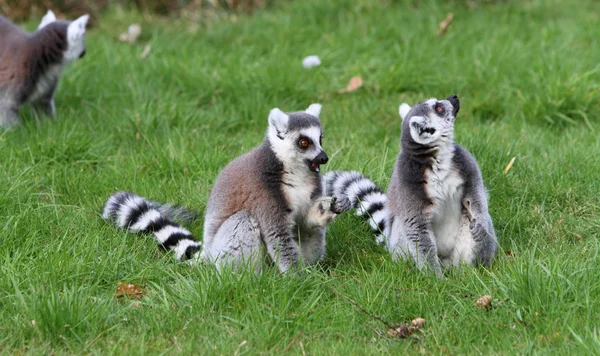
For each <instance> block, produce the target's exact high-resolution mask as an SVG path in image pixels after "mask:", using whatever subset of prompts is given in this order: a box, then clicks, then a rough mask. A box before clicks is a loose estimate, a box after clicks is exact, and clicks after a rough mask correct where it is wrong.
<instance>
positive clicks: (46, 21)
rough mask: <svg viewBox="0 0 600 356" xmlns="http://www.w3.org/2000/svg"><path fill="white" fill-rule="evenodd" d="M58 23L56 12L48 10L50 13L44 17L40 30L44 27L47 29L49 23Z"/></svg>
mask: <svg viewBox="0 0 600 356" xmlns="http://www.w3.org/2000/svg"><path fill="white" fill-rule="evenodd" d="M54 21H56V15H54V12H52V10H48V12H47V13H46V15H44V17H42V22H40V25H39V26H38V28H37V29H38V30H39V29H40V28H42V27H45V26H46V25H48V24H49V23H52V22H54Z"/></svg>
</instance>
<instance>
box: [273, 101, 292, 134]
mask: <svg viewBox="0 0 600 356" xmlns="http://www.w3.org/2000/svg"><path fill="white" fill-rule="evenodd" d="M289 120H290V117H289V116H288V115H287V114H286V113H284V112H283V111H281V110H279V109H278V108H275V109H273V110H271V112H270V113H269V127H272V128H274V129H275V131H276V132H277V137H279V138H280V139H282V140H283V135H285V133H286V132H287V129H288V122H289Z"/></svg>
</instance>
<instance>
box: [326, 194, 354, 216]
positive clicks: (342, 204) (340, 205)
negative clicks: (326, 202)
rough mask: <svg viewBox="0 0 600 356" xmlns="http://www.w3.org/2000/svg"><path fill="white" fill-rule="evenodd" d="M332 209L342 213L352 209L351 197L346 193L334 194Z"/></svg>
mask: <svg viewBox="0 0 600 356" xmlns="http://www.w3.org/2000/svg"><path fill="white" fill-rule="evenodd" d="M331 209H332V210H331V211H333V212H335V213H336V214H341V213H343V212H345V211H348V210H350V209H352V202H350V199H348V197H347V196H345V195H338V196H335V195H334V196H333V197H332V199H331Z"/></svg>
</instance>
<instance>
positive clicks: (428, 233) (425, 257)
mask: <svg viewBox="0 0 600 356" xmlns="http://www.w3.org/2000/svg"><path fill="white" fill-rule="evenodd" d="M400 220H401V219H394V223H393V225H392V236H395V235H396V234H398V235H399V236H398V239H397V240H396V239H394V240H396V241H397V243H396V246H392V245H390V246H389V250H390V251H391V252H392V253H394V254H395V256H394V257H395V258H398V257H400V258H403V259H412V260H413V261H414V262H415V263H416V265H417V267H418V268H419V269H422V268H423V267H425V266H428V267H429V268H431V270H432V271H433V272H434V273H435V275H436V276H437V277H438V278H442V267H441V264H440V259H439V258H438V254H437V245H436V243H435V237H434V235H433V231H432V229H431V226H430V224H427V223H426V222H423V221H419V219H418V218H417V217H412V218H406V219H404V221H403V223H401V222H400Z"/></svg>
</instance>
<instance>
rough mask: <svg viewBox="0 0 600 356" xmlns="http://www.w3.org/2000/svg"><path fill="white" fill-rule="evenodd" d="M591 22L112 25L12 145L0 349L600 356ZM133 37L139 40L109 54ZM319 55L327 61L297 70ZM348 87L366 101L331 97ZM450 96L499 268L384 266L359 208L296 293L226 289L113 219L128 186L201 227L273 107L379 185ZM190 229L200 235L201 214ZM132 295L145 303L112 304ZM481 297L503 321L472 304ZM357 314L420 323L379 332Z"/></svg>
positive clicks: (471, 15) (476, 13)
mask: <svg viewBox="0 0 600 356" xmlns="http://www.w3.org/2000/svg"><path fill="white" fill-rule="evenodd" d="M448 12H453V13H454V21H453V22H452V24H451V25H450V28H449V29H448V32H447V33H446V34H445V35H443V36H441V37H438V36H437V34H436V32H437V29H438V25H439V23H440V22H441V21H442V20H443V19H444V18H445V17H446V14H447V13H448ZM599 19H600V9H599V8H598V6H597V4H596V3H595V1H592V0H582V1H577V2H575V1H567V0H564V1H559V0H550V1H542V0H531V1H514V2H511V1H503V2H500V1H498V2H497V3H490V2H483V3H482V2H477V1H473V2H463V1H449V2H447V1H437V2H435V1H423V2H417V1H383V0H382V1H375V0H357V1H319V0H307V1H304V0H303V1H300V0H297V1H293V2H283V3H280V4H278V5H276V6H275V7H272V8H270V9H267V10H261V11H259V12H257V13H255V14H253V15H252V16H246V15H238V16H236V17H232V16H225V15H224V16H218V17H213V18H210V19H207V20H206V22H202V23H200V24H194V23H190V22H186V21H185V20H176V19H164V18H157V17H153V16H150V15H146V16H142V15H139V14H136V13H132V12H129V11H122V10H119V9H112V10H111V11H109V12H107V13H105V14H104V15H102V16H100V17H99V18H98V21H97V26H96V27H95V28H93V29H90V31H89V33H88V37H87V46H88V48H87V56H86V57H85V58H84V59H83V60H81V61H80V62H77V63H75V64H74V65H73V66H72V67H70V68H69V69H68V70H67V71H66V73H65V75H64V76H63V79H62V81H61V84H60V87H59V90H58V93H57V99H56V106H57V112H58V116H57V118H56V120H45V121H42V122H39V123H38V122H35V121H34V120H33V118H32V117H31V114H30V113H29V112H28V111H27V110H25V111H24V114H25V115H26V116H29V119H30V120H29V121H28V124H27V125H26V126H24V127H21V128H19V129H17V130H12V131H4V132H0V241H1V242H2V243H1V245H0V260H1V262H0V266H1V268H2V270H1V273H0V352H1V353H3V354H12V353H31V354H49V353H57V354H63V353H64V354H106V353H113V354H159V353H174V354H178V353H183V354H190V353H193V354H213V353H214V354H223V355H231V354H258V353H266V354H279V353H283V352H289V353H291V354H305V353H306V354H323V355H327V354H380V353H383V354H398V353H402V352H410V353H427V354H453V355H456V354H480V353H481V354H514V353H527V354H530V353H533V354H547V353H556V354H598V353H600V283H599V282H598V276H599V275H600V272H599V270H600V268H599V266H600V257H599V250H600V242H599V235H600V197H599V192H600V179H599V178H600V174H599V172H600V159H599V156H600V140H599V139H598V134H599V130H600V125H599V123H600V65H599V64H598V59H599V57H598V53H600V42H599V37H598V28H599V21H600V20H599ZM133 22H140V23H141V24H142V31H143V32H142V35H141V37H140V39H139V40H138V42H137V43H136V44H134V45H130V44H125V43H121V42H119V41H118V40H117V37H118V35H119V33H120V32H122V31H124V29H125V28H126V27H127V26H128V25H129V24H131V23H133ZM29 25H30V26H29V28H34V27H35V24H34V23H33V22H32V23H30V24H29ZM147 44H149V45H151V51H150V53H149V55H148V56H147V57H146V58H145V59H140V54H141V53H142V51H143V49H144V47H145V46H146V45H147ZM312 54H317V55H319V56H320V57H321V59H322V61H323V64H322V65H321V66H320V67H317V68H314V69H312V70H305V69H304V68H302V66H301V60H302V58H303V57H305V56H307V55H312ZM356 75H361V76H362V78H363V79H364V82H365V85H364V86H363V87H362V88H360V89H358V90H357V91H355V92H352V93H347V94H338V93H337V90H338V89H340V88H343V87H344V86H345V85H346V83H347V82H348V81H349V79H350V78H351V77H353V76H356ZM453 93H456V94H458V95H459V96H460V98H461V104H462V105H461V112H460V114H459V117H458V119H457V121H456V134H455V137H456V140H457V141H458V142H459V143H460V144H462V145H463V146H465V147H466V148H468V149H469V150H470V151H471V152H472V153H473V154H474V155H475V156H476V157H477V159H478V161H479V164H480V166H481V169H482V172H483V176H484V179H485V182H486V186H487V188H488V190H489V193H490V210H491V211H490V212H491V215H492V217H493V218H494V222H495V226H496V230H497V233H498V235H499V238H500V244H501V249H500V254H499V256H498V259H497V260H496V263H495V264H494V265H493V267H492V268H491V269H489V270H486V271H483V270H477V269H473V268H468V267H464V268H461V269H459V270H454V271H451V272H450V273H448V275H447V276H446V278H444V279H442V280H437V279H436V278H434V277H432V276H429V275H427V274H425V273H422V272H419V271H417V270H416V269H415V268H414V267H412V266H411V265H410V264H408V263H397V262H393V261H391V259H390V258H389V256H387V255H386V253H385V251H384V250H383V249H382V248H380V247H378V246H376V244H375V242H374V241H373V238H372V236H371V234H370V232H369V228H368V227H367V225H366V224H365V223H364V222H363V221H361V220H359V219H358V218H357V217H355V216H352V215H351V214H346V215H343V216H341V217H339V218H338V219H337V220H336V221H335V222H334V223H333V224H332V225H331V227H330V229H329V231H328V247H327V259H326V261H325V262H324V263H323V264H321V265H320V266H316V267H313V268H309V269H307V270H306V273H304V276H303V277H302V278H294V277H292V276H287V275H284V276H281V275H277V274H276V272H275V271H273V270H271V271H267V272H266V273H263V274H262V275H260V276H256V275H254V274H252V273H246V274H243V273H241V274H237V275H232V274H222V275H219V274H217V273H216V271H215V270H214V269H212V268H210V267H194V268H190V267H187V266H184V265H180V264H177V263H176V262H175V261H174V259H173V258H172V257H171V256H170V255H168V254H164V253H162V252H161V251H159V250H158V249H157V248H156V245H155V244H154V242H153V241H152V239H150V238H145V237H144V238H141V237H137V236H134V235H128V234H125V233H123V232H121V231H118V230H116V229H115V228H113V227H112V226H110V225H108V224H106V223H105V222H104V221H103V220H102V219H101V217H100V208H101V206H102V204H103V202H104V200H105V199H106V198H107V197H108V196H109V195H110V194H111V193H113V192H114V191H115V190H117V189H119V190H123V189H125V190H131V191H134V192H136V193H138V194H140V195H143V196H147V197H150V198H153V199H156V200H162V201H170V202H178V203H182V204H185V205H187V206H189V207H193V208H196V209H198V210H199V211H203V209H204V206H205V204H206V200H207V197H208V194H209V192H210V187H211V185H212V183H213V182H214V179H215V177H216V175H217V173H218V172H219V171H220V169H221V168H222V167H223V166H224V165H225V164H227V162H229V161H230V160H231V159H232V158H234V157H236V156H237V155H239V154H240V153H243V152H245V151H247V150H249V149H250V148H251V147H253V146H255V145H258V144H259V143H260V142H261V141H262V138H263V136H264V132H265V130H266V125H267V115H268V112H269V110H270V109H271V108H273V107H279V108H281V109H282V110H284V111H295V110H300V109H303V108H306V107H307V106H308V105H309V104H310V103H312V102H320V103H322V104H323V111H322V114H321V119H322V121H323V124H324V127H325V129H326V131H327V132H326V137H325V139H324V147H325V149H326V150H327V152H328V154H329V156H330V157H331V160H330V163H329V164H328V165H327V166H326V168H325V170H331V169H358V170H361V171H363V172H364V173H365V174H367V175H369V176H371V177H372V178H373V179H374V180H375V181H376V182H377V183H379V184H381V185H382V186H383V187H386V186H387V183H388V181H389V176H390V174H391V170H392V167H393V164H394V159H395V156H396V154H397V153H398V150H399V144H398V138H399V133H400V118H399V117H398V114H397V108H398V105H399V104H400V103H402V102H404V101H406V102H409V103H415V102H417V101H420V100H424V99H427V98H429V97H438V98H442V97H446V96H448V95H450V94H453ZM513 157H516V159H515V162H514V165H513V166H512V168H511V169H510V170H509V171H508V172H507V173H506V174H503V170H504V168H505V167H506V165H507V164H508V162H509V161H510V160H511V158H513ZM192 229H193V231H194V232H195V233H197V234H198V236H201V233H202V220H200V221H199V222H198V223H197V224H196V225H194V226H193V227H192ZM505 251H510V253H507V252H506V253H505ZM119 281H123V282H130V283H134V284H136V285H138V286H140V287H142V288H143V289H144V297H143V298H142V299H141V300H139V301H134V300H127V299H125V300H124V299H118V298H116V297H115V290H116V288H117V283H118V282H119ZM486 294H489V295H492V296H493V298H494V302H493V306H494V307H493V308H492V309H490V310H488V311H484V310H480V309H477V308H476V307H475V305H474V302H475V300H476V299H477V298H478V297H479V296H481V295H486ZM349 299H350V300H353V301H355V302H356V303H357V304H359V305H360V306H362V308H364V309H365V310H367V311H369V312H370V313H372V314H375V315H378V316H380V317H381V318H383V319H384V320H386V321H388V322H390V323H394V324H395V323H403V322H410V320H412V319H413V318H415V317H422V318H425V319H426V325H425V327H424V328H423V329H422V331H421V332H417V333H415V334H414V335H413V336H412V337H410V338H407V339H398V338H395V337H391V336H388V335H387V334H386V330H387V327H386V326H385V325H384V324H383V323H381V322H380V321H378V320H376V319H375V318H373V317H371V316H369V315H367V314H366V313H364V312H362V311H361V310H360V309H359V308H358V307H357V306H355V305H354V304H353V303H352V302H350V300H349Z"/></svg>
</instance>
